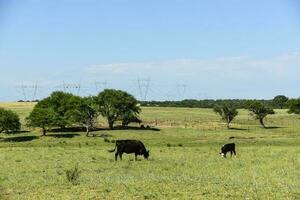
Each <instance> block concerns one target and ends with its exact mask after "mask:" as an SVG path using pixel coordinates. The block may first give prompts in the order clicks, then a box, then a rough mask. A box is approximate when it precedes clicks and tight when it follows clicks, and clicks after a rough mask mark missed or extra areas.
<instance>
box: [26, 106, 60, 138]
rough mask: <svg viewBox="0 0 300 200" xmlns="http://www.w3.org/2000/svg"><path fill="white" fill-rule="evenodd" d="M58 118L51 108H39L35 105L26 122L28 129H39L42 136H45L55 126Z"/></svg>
mask: <svg viewBox="0 0 300 200" xmlns="http://www.w3.org/2000/svg"><path fill="white" fill-rule="evenodd" d="M58 118H59V116H58V115H57V113H56V112H54V110H53V109H52V108H41V107H39V106H37V105H36V106H35V107H34V108H33V110H32V111H31V113H30V114H29V116H28V117H27V118H26V122H27V126H29V127H39V128H41V129H42V132H43V135H46V132H47V131H48V130H49V129H50V128H52V127H53V126H55V124H56V123H55V122H56V120H57V119H58Z"/></svg>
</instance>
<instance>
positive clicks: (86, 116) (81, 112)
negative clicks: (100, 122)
mask: <svg viewBox="0 0 300 200" xmlns="http://www.w3.org/2000/svg"><path fill="white" fill-rule="evenodd" d="M67 115H68V116H69V117H70V119H72V121H73V122H74V123H79V124H80V125H81V126H84V127H85V128H86V136H89V132H90V130H91V129H92V128H93V127H94V124H95V122H96V120H97V117H98V113H97V111H96V110H95V108H94V106H93V98H92V97H86V98H81V101H80V103H79V104H78V105H77V107H76V108H75V109H72V110H71V111H69V112H67Z"/></svg>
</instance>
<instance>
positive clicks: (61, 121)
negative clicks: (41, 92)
mask: <svg viewBox="0 0 300 200" xmlns="http://www.w3.org/2000/svg"><path fill="white" fill-rule="evenodd" d="M80 101H81V98H80V97H79V96H75V95H73V94H71V93H65V92H62V91H56V92H53V93H52V94H51V95H50V96H49V97H47V98H45V99H43V100H41V101H40V102H38V103H37V105H36V107H37V108H51V109H52V111H53V112H54V113H55V116H53V117H55V118H52V126H57V127H60V128H65V127H66V126H68V125H71V124H72V119H71V116H70V115H69V114H68V112H71V111H72V110H73V109H75V108H77V106H78V105H79V104H80Z"/></svg>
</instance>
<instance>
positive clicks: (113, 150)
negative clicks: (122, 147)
mask: <svg viewBox="0 0 300 200" xmlns="http://www.w3.org/2000/svg"><path fill="white" fill-rule="evenodd" d="M116 148H117V142H116V145H115V148H114V149H112V150H108V152H110V153H112V152H115V150H116Z"/></svg>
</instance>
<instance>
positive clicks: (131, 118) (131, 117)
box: [120, 112, 142, 126]
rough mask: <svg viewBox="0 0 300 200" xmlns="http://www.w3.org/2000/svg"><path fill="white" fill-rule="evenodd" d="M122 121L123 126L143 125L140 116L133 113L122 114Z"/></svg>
mask: <svg viewBox="0 0 300 200" xmlns="http://www.w3.org/2000/svg"><path fill="white" fill-rule="evenodd" d="M120 120H121V121H122V126H128V125H129V124H130V123H139V124H140V123H142V120H141V119H140V118H139V116H138V115H137V114H136V113H133V112H126V113H124V114H122V116H121V117H120Z"/></svg>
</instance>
